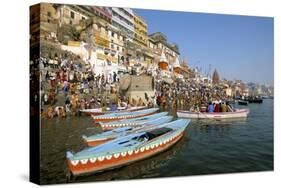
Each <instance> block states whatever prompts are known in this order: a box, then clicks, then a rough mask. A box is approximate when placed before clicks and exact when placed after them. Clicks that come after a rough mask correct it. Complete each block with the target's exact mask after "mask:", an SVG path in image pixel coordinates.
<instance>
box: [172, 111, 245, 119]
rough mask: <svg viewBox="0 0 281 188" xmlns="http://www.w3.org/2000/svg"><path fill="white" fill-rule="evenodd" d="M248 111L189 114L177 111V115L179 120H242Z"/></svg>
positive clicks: (188, 112)
mask: <svg viewBox="0 0 281 188" xmlns="http://www.w3.org/2000/svg"><path fill="white" fill-rule="evenodd" d="M249 112H250V110H249V109H235V110H234V111H233V112H212V113H210V112H190V111H183V110H178V111H177V115H178V117H181V118H196V119H228V118H243V117H247V116H248V114H249Z"/></svg>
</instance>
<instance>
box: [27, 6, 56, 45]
mask: <svg viewBox="0 0 281 188" xmlns="http://www.w3.org/2000/svg"><path fill="white" fill-rule="evenodd" d="M30 34H31V37H30V40H31V46H33V45H35V44H37V43H39V42H40V39H43V38H44V39H47V40H50V39H55V38H56V35H57V16H56V9H55V8H54V7H53V5H52V4H50V3H40V4H38V5H35V6H32V7H31V8H30ZM38 37H39V38H38Z"/></svg>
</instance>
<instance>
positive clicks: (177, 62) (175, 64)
mask: <svg viewBox="0 0 281 188" xmlns="http://www.w3.org/2000/svg"><path fill="white" fill-rule="evenodd" d="M173 67H180V62H179V58H176V60H175V62H174V64H173Z"/></svg>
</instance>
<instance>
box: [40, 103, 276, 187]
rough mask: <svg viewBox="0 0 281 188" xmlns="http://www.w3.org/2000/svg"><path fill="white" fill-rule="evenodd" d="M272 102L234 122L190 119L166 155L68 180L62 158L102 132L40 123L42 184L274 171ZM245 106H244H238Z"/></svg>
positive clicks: (72, 122) (86, 122)
mask: <svg viewBox="0 0 281 188" xmlns="http://www.w3.org/2000/svg"><path fill="white" fill-rule="evenodd" d="M273 103H274V101H273V100H271V99H266V100H264V101H263V103H262V104H249V105H248V107H247V108H250V111H251V112H250V114H249V116H248V118H246V119H238V120H227V121H226V120H224V121H215V120H204V121H203V120H200V121H199V120H192V121H191V124H190V126H189V127H188V128H187V130H186V132H185V136H184V137H183V138H182V139H181V140H180V141H179V142H178V143H177V144H176V145H174V146H173V147H171V148H170V149H169V150H167V151H165V152H163V153H161V154H158V155H156V156H154V157H152V158H149V159H146V160H143V161H139V162H136V163H133V164H130V165H129V166H125V167H122V168H118V169H115V170H111V171H106V172H102V173H98V174H92V175H88V176H82V177H75V178H74V177H71V178H67V174H68V170H67V165H66V157H65V153H66V151H67V150H72V151H75V152H77V151H79V150H81V149H83V148H84V147H85V145H84V144H83V142H82V139H81V135H82V134H85V135H91V134H96V133H99V132H102V131H101V129H99V128H98V127H95V126H94V125H93V122H92V120H91V118H90V117H88V116H80V117H67V118H66V119H59V118H54V119H51V120H42V124H41V166H40V168H41V183H42V184H53V183H66V182H87V181H106V180H125V179H139V178H156V177H170V176H187V175H203V174H219V173H234V172H252V171H268V170H273V168H274V166H273V158H274V156H273ZM237 107H240V108H242V107H244V108H245V106H237Z"/></svg>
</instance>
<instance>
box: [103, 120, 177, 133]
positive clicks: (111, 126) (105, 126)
mask: <svg viewBox="0 0 281 188" xmlns="http://www.w3.org/2000/svg"><path fill="white" fill-rule="evenodd" d="M172 118H173V117H170V118H168V117H160V118H157V119H154V120H147V121H133V120H132V121H130V122H125V123H124V122H120V123H116V124H107V123H102V124H100V126H101V128H102V130H113V129H116V128H120V127H137V126H141V125H146V126H149V125H153V124H159V123H168V122H170V121H172ZM157 120H158V122H156V121H157Z"/></svg>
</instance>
